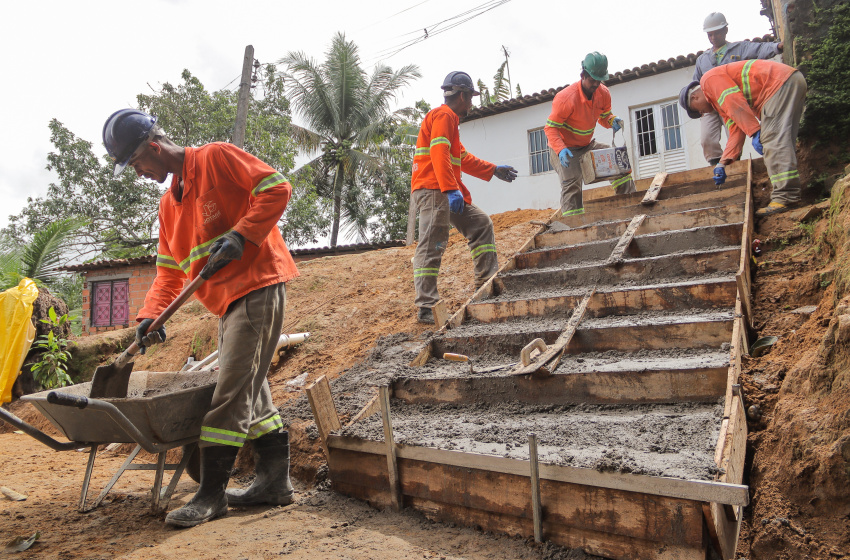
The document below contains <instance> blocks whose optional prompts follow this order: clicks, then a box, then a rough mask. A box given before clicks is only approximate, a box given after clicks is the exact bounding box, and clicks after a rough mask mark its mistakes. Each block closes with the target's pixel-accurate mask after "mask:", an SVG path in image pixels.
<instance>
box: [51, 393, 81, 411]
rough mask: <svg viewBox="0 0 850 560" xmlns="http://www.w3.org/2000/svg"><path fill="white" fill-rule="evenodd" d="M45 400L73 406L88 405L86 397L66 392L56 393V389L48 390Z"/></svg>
mask: <svg viewBox="0 0 850 560" xmlns="http://www.w3.org/2000/svg"><path fill="white" fill-rule="evenodd" d="M47 402H49V403H50V404H59V405H62V406H75V407H77V408H85V407H87V406H88V405H89V400H88V399H87V398H86V397H81V396H78V395H69V394H67V393H57V392H56V391H50V392H49V393H47Z"/></svg>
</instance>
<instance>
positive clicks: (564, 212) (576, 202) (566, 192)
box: [549, 140, 636, 216]
mask: <svg viewBox="0 0 850 560" xmlns="http://www.w3.org/2000/svg"><path fill="white" fill-rule="evenodd" d="M610 147H611V146H609V145H608V144H603V143H601V142H597V141H596V140H591V141H590V144H588V145H587V146H584V147H583V148H570V152H572V154H573V157H572V158H570V166H569V167H564V166H563V165H561V160H560V159H559V158H558V153H557V152H556V151H555V150H553V149H552V148H549V162H550V163H551V164H552V167H553V168H554V169H555V171H556V172H557V173H558V179H560V181H561V216H574V215H576V214H584V199H583V197H582V194H581V190H582V187H583V186H584V179H582V176H581V156H583V155H584V154H586V153H587V152H589V151H590V150H601V149H604V148H610ZM611 188H612V189H613V190H614V194H628V193H633V192H635V190H636V189H635V182H634V181H633V180H632V174H631V173H629V174H628V175H626V176H625V177H620V178H619V179H615V180H613V181H611Z"/></svg>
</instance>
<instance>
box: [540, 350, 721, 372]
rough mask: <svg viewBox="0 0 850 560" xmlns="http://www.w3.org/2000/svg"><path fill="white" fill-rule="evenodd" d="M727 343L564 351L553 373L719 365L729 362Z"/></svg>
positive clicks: (668, 368) (710, 366)
mask: <svg viewBox="0 0 850 560" xmlns="http://www.w3.org/2000/svg"><path fill="white" fill-rule="evenodd" d="M729 351H730V345H729V343H724V344H723V345H722V346H721V347H720V348H717V349H708V350H706V349H702V348H673V349H663V350H646V349H641V350H638V351H636V352H622V351H619V350H608V351H607V352H584V353H582V354H566V355H564V357H563V358H562V359H561V363H560V364H559V365H558V368H557V369H556V370H555V373H556V374H570V373H592V372H618V371H646V370H681V369H698V368H718V367H726V366H728V365H729Z"/></svg>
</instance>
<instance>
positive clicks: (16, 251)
mask: <svg viewBox="0 0 850 560" xmlns="http://www.w3.org/2000/svg"><path fill="white" fill-rule="evenodd" d="M83 227H85V221H84V220H82V219H80V218H63V219H61V220H57V221H55V222H51V223H49V224H47V225H46V226H44V227H42V228H41V229H40V230H38V231H36V232H35V234H33V236H32V238H31V239H30V240H29V242H28V243H26V244H23V245H20V244H18V243H17V242H16V241H15V240H13V239H12V238H11V237H9V236H8V235H2V236H0V291H4V290H8V289H9V288H11V287H14V286H17V285H18V283H20V281H21V280H22V279H23V278H31V279H33V280H35V281H36V283H38V284H42V285H47V286H53V285H55V284H57V283H58V282H60V281H61V279H62V278H63V273H61V272H60V271H58V270H56V267H58V266H60V265H61V264H63V263H64V262H65V261H64V254H65V252H66V249H67V247H68V246H69V244H70V243H72V242H73V237H74V235H75V234H76V233H77V232H78V231H79V230H80V229H81V228H83Z"/></svg>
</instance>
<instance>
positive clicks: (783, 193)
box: [679, 60, 806, 216]
mask: <svg viewBox="0 0 850 560" xmlns="http://www.w3.org/2000/svg"><path fill="white" fill-rule="evenodd" d="M805 101H806V79H805V78H804V77H803V75H802V74H801V73H800V72H799V71H797V70H796V69H795V68H792V67H790V66H786V65H785V64H782V63H780V62H774V61H771V60H744V61H740V62H733V63H731V64H726V65H724V66H718V67H717V68H714V69H713V70H709V71H708V72H706V73H705V74H704V75H703V77H702V79H701V80H700V81H699V82H696V81H694V82H691V83H690V84H688V85H687V86H685V87H684V88H683V89H682V91H681V93H680V94H679V103H680V104H681V105H682V107H684V108H685V110H686V111H687V112H688V116H690V117H691V118H692V119H698V118H700V116H701V115H705V114H708V113H713V112H716V113H718V114H719V115H720V116H721V118H722V119H723V121H724V122H725V123H726V126H727V128H728V130H729V141H728V142H727V143H726V149H725V150H723V155H722V156H721V159H720V162H719V163H718V164H717V166H716V167H715V168H714V182H715V183H716V184H718V185H721V184H723V183H724V182H725V181H726V169H725V167H726V165H728V164H730V163H732V162H733V161H735V160H736V159H738V158H739V157H740V156H741V150H742V149H743V146H744V140H745V138H746V137H747V136H749V137H750V138H751V139H752V143H753V148H754V149H755V150H756V151H757V152H758V153H759V154H761V155H763V156H764V163H765V165H766V166H767V172H768V175H770V182H771V184H772V185H773V191H772V192H771V195H770V204H769V205H768V206H766V207H765V208H760V209H759V210H758V211H756V215H757V216H767V215H769V214H774V213H777V212H784V211H785V210H788V209H789V208H793V207H794V206H796V205H798V203H799V201H800V197H801V188H800V173H799V172H798V171H797V155H796V153H795V152H794V148H795V145H796V143H797V132H798V130H799V128H800V116H801V115H802V113H803V106H804V104H805Z"/></svg>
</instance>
